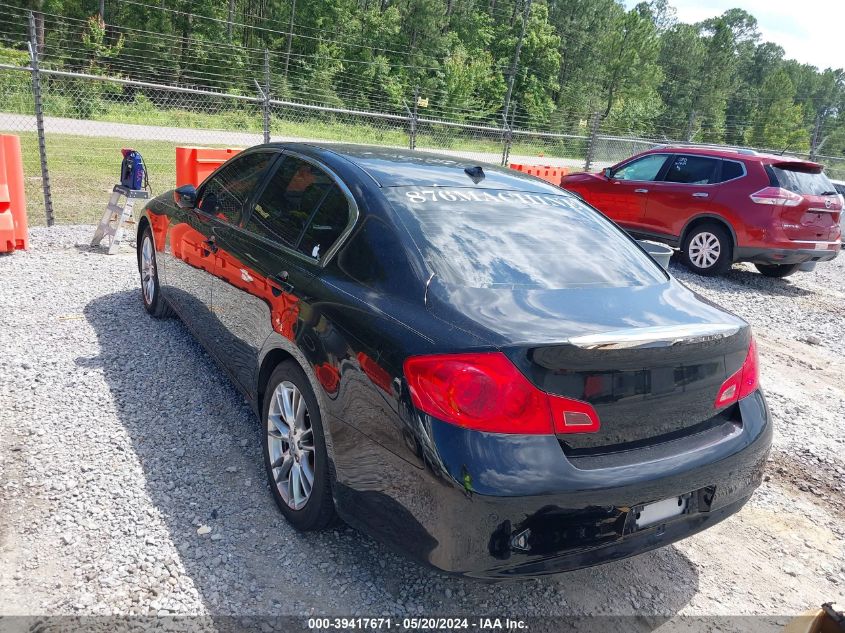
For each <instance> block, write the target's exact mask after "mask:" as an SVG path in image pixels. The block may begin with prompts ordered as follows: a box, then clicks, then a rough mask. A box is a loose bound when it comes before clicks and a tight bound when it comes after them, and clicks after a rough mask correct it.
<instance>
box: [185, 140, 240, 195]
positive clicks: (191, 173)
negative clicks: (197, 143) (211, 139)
mask: <svg viewBox="0 0 845 633" xmlns="http://www.w3.org/2000/svg"><path fill="white" fill-rule="evenodd" d="M241 151H243V148H241V147H225V148H213V147H177V148H176V186H177V187H181V186H182V185H194V187H199V185H200V183H201V182H202V181H203V180H205V179H206V178H208V176H210V175H211V173H212V172H213V171H214V170H215V169H217V168H218V167H220V165H222V164H223V163H225V162H226V161H227V160H229V159H230V158H232V156H234V155H235V154H237V153H239V152H241Z"/></svg>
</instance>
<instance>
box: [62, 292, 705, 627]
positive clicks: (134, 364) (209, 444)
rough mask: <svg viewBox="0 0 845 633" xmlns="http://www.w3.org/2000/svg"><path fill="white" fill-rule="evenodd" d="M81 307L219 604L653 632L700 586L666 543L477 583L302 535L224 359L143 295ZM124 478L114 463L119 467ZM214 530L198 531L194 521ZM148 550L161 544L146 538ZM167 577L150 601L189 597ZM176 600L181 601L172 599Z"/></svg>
mask: <svg viewBox="0 0 845 633" xmlns="http://www.w3.org/2000/svg"><path fill="white" fill-rule="evenodd" d="M84 313H85V317H86V318H87V320H88V322H89V323H90V324H91V326H92V327H93V328H94V330H95V331H96V334H97V337H98V339H99V345H100V350H101V351H100V354H99V356H97V357H94V358H79V359H77V363H78V364H79V365H81V366H86V367H92V366H93V367H101V368H102V370H103V372H104V375H105V379H106V381H107V382H108V385H109V388H110V392H111V393H110V394H104V396H103V397H104V401H106V402H108V400H111V401H112V402H113V407H114V410H115V411H116V414H117V416H118V417H119V421H120V423H121V424H122V425H123V427H125V429H126V431H127V433H128V435H129V437H130V439H131V442H132V445H133V450H134V453H135V455H134V456H130V458H132V457H134V458H137V460H138V462H139V463H140V464H141V466H142V468H143V475H144V479H145V481H144V482H139V484H138V485H144V486H145V487H146V494H147V495H148V497H149V499H150V501H151V503H152V505H153V506H154V508H155V510H156V511H157V512H158V513H159V514H160V516H161V518H162V520H163V521H164V523H165V525H166V527H167V529H168V531H169V539H170V540H171V541H172V542H173V544H174V545H175V547H176V548H177V549H178V551H179V555H180V560H181V564H182V566H183V567H184V573H185V574H187V575H188V576H189V577H190V579H191V581H192V583H193V586H194V587H195V588H196V590H197V592H198V593H199V597H200V600H201V601H202V602H203V604H204V606H205V608H206V609H207V610H208V611H209V612H210V613H211V614H214V615H238V616H241V615H262V614H273V615H278V614H297V615H306V616H307V615H313V614H319V615H322V614H336V615H347V616H349V615H353V614H354V615H361V616H375V615H390V614H392V615H416V616H430V615H437V614H441V615H459V614H463V615H495V616H500V617H504V616H532V615H533V616H543V615H551V616H555V615H570V616H571V615H576V614H577V615H580V614H598V613H601V614H633V613H647V614H653V615H654V616H655V617H652V618H638V619H637V622H634V621H632V622H631V626H634V627H635V628H634V629H632V630H651V629H653V628H656V627H657V626H659V625H660V624H661V623H662V622H663V621H664V620H665V617H660V616H672V615H675V614H676V613H677V612H678V611H679V610H680V609H681V608H683V607H684V606H685V605H686V604H687V603H688V602H689V601H690V599H691V597H692V596H693V595H694V594H695V593H696V591H697V588H698V574H697V570H696V568H695V567H694V566H693V564H692V563H691V562H690V561H689V560H688V559H687V558H686V557H685V556H684V555H683V554H681V553H680V551H679V550H677V549H676V548H674V547H671V546H670V547H666V548H663V549H661V550H658V551H655V552H651V553H647V554H643V555H641V556H638V557H635V558H633V559H628V560H626V561H622V562H620V563H615V564H610V565H605V566H602V567H598V568H593V569H588V570H581V571H576V572H572V573H569V574H567V575H564V576H562V577H554V578H546V579H542V580H537V581H522V582H515V583H506V584H496V585H489V584H482V583H479V582H476V581H471V580H465V579H462V578H456V577H448V576H445V575H443V574H440V573H438V572H435V571H433V570H431V569H428V568H424V567H421V566H419V565H417V564H415V563H413V562H410V561H408V560H406V559H404V558H402V557H401V556H398V555H396V554H394V553H392V552H390V551H388V550H387V548H385V547H383V546H381V545H380V544H378V543H376V542H374V541H373V540H372V539H370V538H368V537H366V536H364V535H362V534H360V533H358V532H356V531H354V530H352V529H351V528H348V527H346V526H339V527H337V528H335V529H332V530H328V531H326V532H322V533H317V534H314V533H312V534H300V533H297V532H295V531H294V530H293V529H292V528H290V527H289V526H288V524H287V523H286V522H285V521H284V519H283V518H282V516H281V514H280V513H279V512H278V511H277V509H276V507H275V505H274V503H273V500H272V497H271V495H270V492H269V490H268V489H267V487H266V486H265V483H264V471H263V465H262V461H261V451H260V439H259V432H258V424H257V423H256V420H255V418H254V416H253V414H252V413H251V411H250V409H249V407H248V406H247V405H246V404H245V403H244V401H243V398H242V397H241V396H240V394H239V393H238V392H237V391H236V390H235V388H234V387H233V386H232V385H231V384H230V383H229V381H228V379H227V378H226V377H225V375H224V373H223V371H222V370H220V369H219V368H218V367H217V365H216V364H215V363H214V361H213V360H212V359H211V357H210V356H208V355H207V354H206V353H205V352H204V350H203V349H202V348H201V346H200V345H199V344H198V343H196V342H195V341H194V339H193V337H192V336H191V334H190V333H189V332H188V330H187V329H186V328H185V327H184V326H183V325H182V324H181V322H180V321H178V320H175V319H174V320H169V321H155V320H153V319H151V318H149V317H148V316H147V315H146V313H145V312H144V311H143V309H142V307H141V302H140V299H139V296H138V293H137V292H135V291H132V292H129V291H127V292H120V293H115V294H111V295H106V296H103V297H100V298H98V299H96V300H95V301H92V302H91V303H89V304H88V305H87V306H86V308H85V310H84ZM115 476H116V477H119V478H121V477H122V476H121V474H120V473H115ZM200 525H204V526H208V527H210V528H211V532H210V533H208V534H205V535H199V534H198V533H197V528H198V526H200ZM148 547H149V552H150V554H152V555H155V554H156V552H157V550H158V547H157V546H156V545H155V544H150V545H149V546H148ZM174 591H176V588H175V587H174V586H170V585H168V584H167V583H164V587H163V588H161V589H160V592H161V595H160V596H157V597H156V599H155V600H156V601H157V602H162V603H168V602H169V603H172V604H176V605H179V604H191V603H193V604H194V609H196V602H195V599H191V598H190V597H189V596H181V597H180V596H179V595H178V593H173V592H174ZM177 608H178V607H177Z"/></svg>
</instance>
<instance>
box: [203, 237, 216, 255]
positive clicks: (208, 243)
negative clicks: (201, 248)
mask: <svg viewBox="0 0 845 633" xmlns="http://www.w3.org/2000/svg"><path fill="white" fill-rule="evenodd" d="M202 243H203V244H205V247H206V250H207V251H209V252H210V253H216V252H217V244H216V241H215V239H214V236H213V235H212V236H211V237H209V238H208V239H207V240H203V241H202Z"/></svg>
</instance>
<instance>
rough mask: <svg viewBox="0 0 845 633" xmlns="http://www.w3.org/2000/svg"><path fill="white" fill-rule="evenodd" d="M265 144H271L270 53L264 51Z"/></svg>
mask: <svg viewBox="0 0 845 633" xmlns="http://www.w3.org/2000/svg"><path fill="white" fill-rule="evenodd" d="M263 92H264V95H263V97H264V103H263V110H264V112H263V114H264V142H265V143H269V142H270V51H268V50H267V49H266V48H265V49H264V91H263Z"/></svg>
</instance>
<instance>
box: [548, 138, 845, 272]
mask: <svg viewBox="0 0 845 633" xmlns="http://www.w3.org/2000/svg"><path fill="white" fill-rule="evenodd" d="M822 169H823V167H822V165H819V164H817V163H811V162H808V161H802V160H799V159H794V158H789V157H785V156H773V155H770V154H760V153H757V152H754V151H752V150H743V149H722V148H700V147H697V148H693V147H659V148H655V149H652V150H649V151H647V152H643V153H641V154H637V155H636V156H634V157H632V158H629V159H628V160H625V161H622V162H621V163H619V164H617V165H614V166H613V167H609V168H608V169H605V170H604V171H603V172H601V173H598V174H587V173H578V174H570V175H568V176H564V178H563V180H562V181H561V187H563V188H565V189H568V190H569V191H572V192H573V193H575V194H577V195H578V196H580V197H581V198H583V199H584V200H586V201H587V202H588V203H590V204H592V205H593V206H594V207H596V208H597V209H599V210H600V211H602V212H603V213H605V214H606V215H607V216H609V217H610V218H611V219H612V220H614V221H616V222H617V223H618V224H619V225H620V226H622V227H623V228H624V229H626V230H627V231H628V232H629V233H632V234H634V235H636V236H637V237H645V238H648V239H654V240H658V241H661V242H665V243H666V244H669V245H670V246H674V247H677V248H680V250H681V256H682V257H683V261H684V263H685V264H686V265H687V266H688V267H689V268H690V269H692V270H693V271H695V272H697V273H700V274H702V275H718V274H721V273H724V272H726V271H727V270H728V269H730V267H731V264H732V263H733V262H737V261H747V262H753V263H754V265H755V266H756V267H757V270H759V271H760V272H761V273H762V274H764V275H767V276H769V277H785V276H787V275H791V274H792V273H794V272H795V271H796V270H798V269H799V268H801V269H802V270H809V269H812V267H813V266H814V265H815V262H823V261H828V260H831V259H833V258H834V257H836V256H837V255H838V254H839V249H840V248H841V235H840V228H839V214H840V212H841V211H842V202H841V199H840V198H839V196H838V195H837V193H836V190H835V188H834V186H833V185H832V184H831V182H830V180H828V178H827V176H825V175H824V174H823V173H822Z"/></svg>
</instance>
